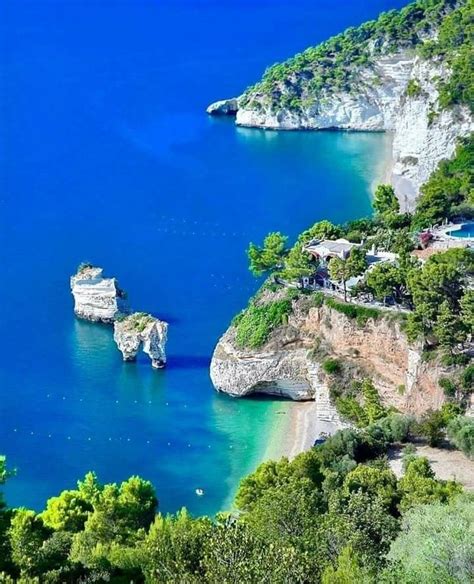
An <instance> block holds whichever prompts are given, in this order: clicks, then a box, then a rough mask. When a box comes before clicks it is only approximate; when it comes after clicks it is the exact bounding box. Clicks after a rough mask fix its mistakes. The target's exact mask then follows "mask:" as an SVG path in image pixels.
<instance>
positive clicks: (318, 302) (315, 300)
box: [311, 292, 325, 308]
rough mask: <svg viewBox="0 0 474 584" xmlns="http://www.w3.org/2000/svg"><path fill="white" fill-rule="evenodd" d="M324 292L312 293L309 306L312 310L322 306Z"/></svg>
mask: <svg viewBox="0 0 474 584" xmlns="http://www.w3.org/2000/svg"><path fill="white" fill-rule="evenodd" d="M324 300H325V296H324V292H314V293H313V294H312V295H311V304H312V305H313V307H314V308H320V307H321V306H322V305H323V304H324Z"/></svg>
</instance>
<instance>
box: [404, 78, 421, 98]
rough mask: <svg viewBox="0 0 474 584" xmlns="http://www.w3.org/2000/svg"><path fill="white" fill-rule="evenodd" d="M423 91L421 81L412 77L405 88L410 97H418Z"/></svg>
mask: <svg viewBox="0 0 474 584" xmlns="http://www.w3.org/2000/svg"><path fill="white" fill-rule="evenodd" d="M421 92H422V90H421V85H420V82H419V81H418V80H417V79H410V81H409V82H408V85H407V88H406V90H405V94H406V95H407V96H408V97H418V96H420V95H421Z"/></svg>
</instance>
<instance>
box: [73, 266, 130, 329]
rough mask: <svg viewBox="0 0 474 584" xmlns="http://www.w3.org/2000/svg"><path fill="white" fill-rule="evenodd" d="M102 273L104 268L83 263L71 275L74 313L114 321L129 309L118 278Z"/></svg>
mask: <svg viewBox="0 0 474 584" xmlns="http://www.w3.org/2000/svg"><path fill="white" fill-rule="evenodd" d="M102 274H103V269H102V268H99V267H96V266H92V265H90V264H83V265H81V266H79V268H78V270H77V273H76V274H75V275H74V276H72V277H71V292H72V295H73V296H74V313H75V314H76V316H78V317H79V318H83V319H85V320H90V321H92V322H105V323H112V322H114V320H115V319H116V318H117V317H118V316H120V315H122V314H126V313H127V312H129V309H128V305H127V302H126V295H125V293H124V291H123V290H122V289H121V288H120V287H119V285H118V282H117V280H116V279H115V278H104V277H103V275H102Z"/></svg>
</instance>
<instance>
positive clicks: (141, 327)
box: [114, 312, 168, 369]
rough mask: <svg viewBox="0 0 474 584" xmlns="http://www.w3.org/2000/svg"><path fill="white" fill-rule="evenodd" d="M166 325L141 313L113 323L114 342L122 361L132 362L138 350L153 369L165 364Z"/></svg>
mask: <svg viewBox="0 0 474 584" xmlns="http://www.w3.org/2000/svg"><path fill="white" fill-rule="evenodd" d="M167 337H168V323H166V322H164V321H162V320H159V319H158V318H155V317H153V316H151V315H150V314H146V313H143V312H135V313H134V314H131V315H129V316H127V317H125V318H120V319H118V320H116V321H115V322H114V340H115V342H116V343H117V347H118V348H119V350H120V351H121V353H122V355H123V360H124V361H134V360H135V359H136V356H137V354H138V352H139V351H140V350H143V352H144V353H145V354H146V355H148V356H149V357H150V359H151V365H152V367H153V368H155V369H161V368H162V367H164V366H165V364H166V341H167Z"/></svg>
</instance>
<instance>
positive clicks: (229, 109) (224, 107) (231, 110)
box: [206, 97, 239, 116]
mask: <svg viewBox="0 0 474 584" xmlns="http://www.w3.org/2000/svg"><path fill="white" fill-rule="evenodd" d="M238 109H239V102H238V99H237V98H236V97H233V98H231V99H221V100H220V101H216V102H214V103H211V105H210V106H209V107H208V108H207V109H206V112H207V113H208V114H209V115H211V116H235V114H236V113H237V111H238Z"/></svg>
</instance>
